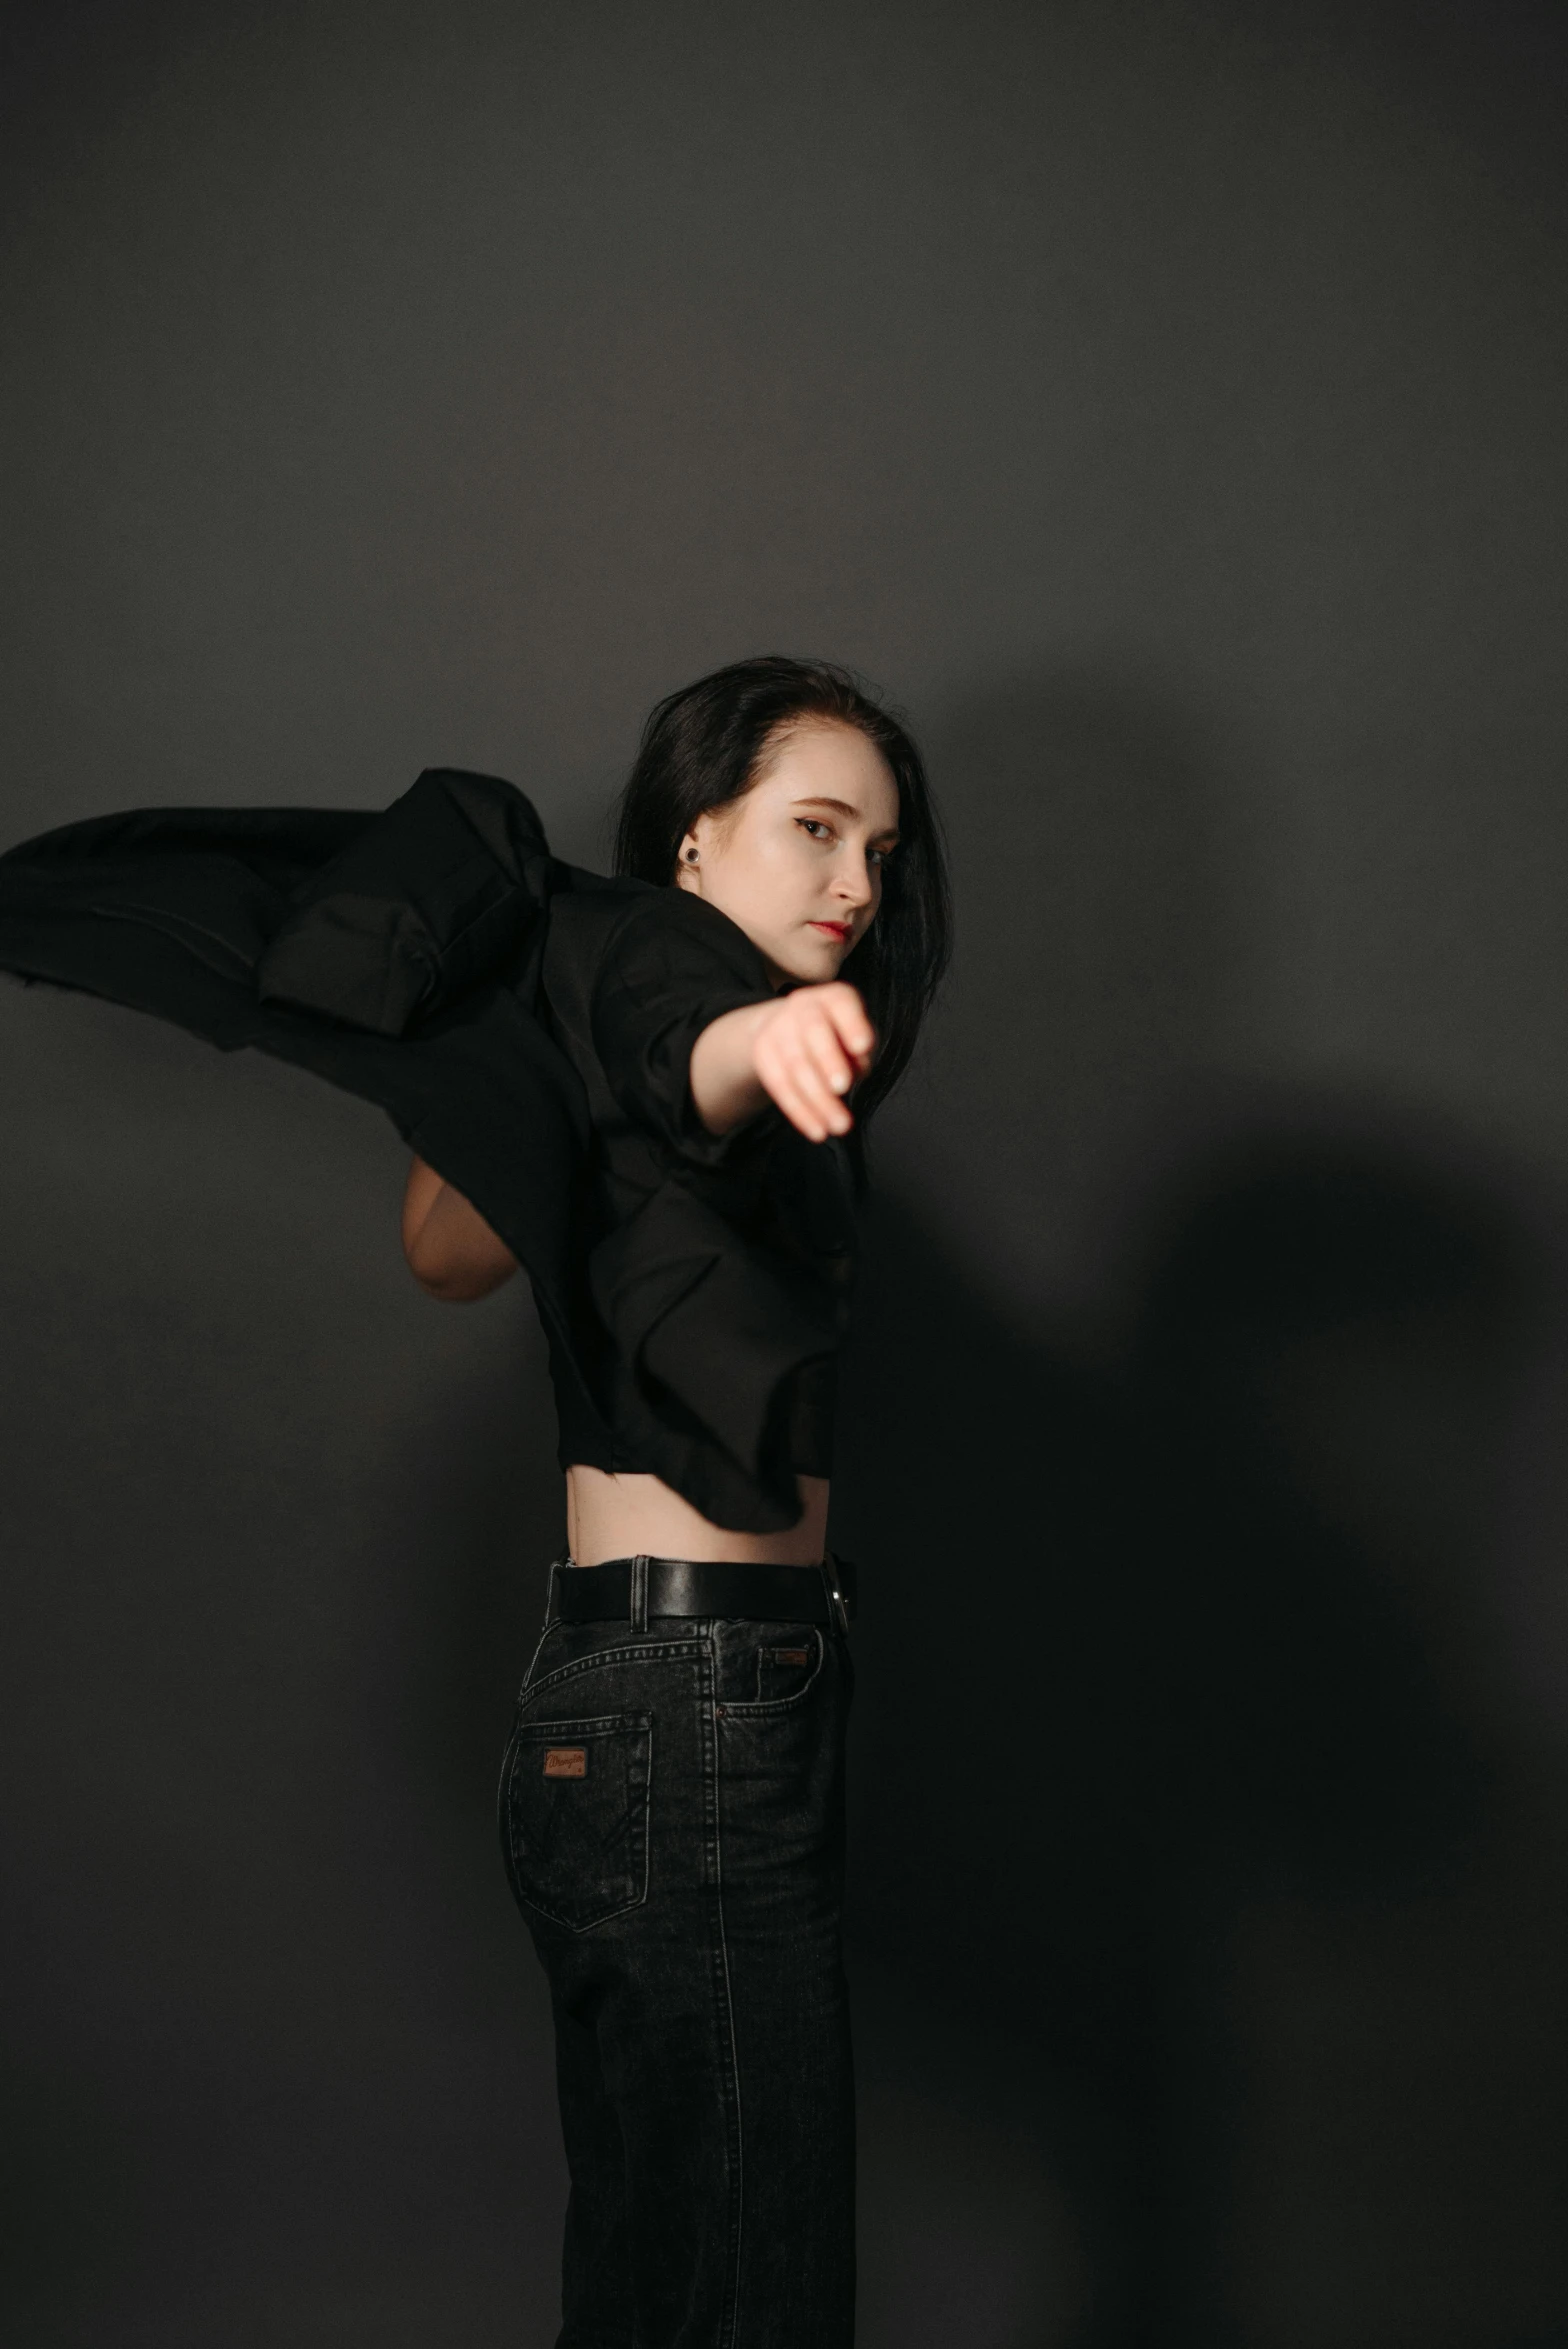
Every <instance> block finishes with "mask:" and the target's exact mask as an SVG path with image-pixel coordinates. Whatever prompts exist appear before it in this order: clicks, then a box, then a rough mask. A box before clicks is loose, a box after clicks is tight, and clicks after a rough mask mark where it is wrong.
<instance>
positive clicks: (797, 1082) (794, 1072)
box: [753, 980, 876, 1142]
mask: <svg viewBox="0 0 1568 2349" xmlns="http://www.w3.org/2000/svg"><path fill="white" fill-rule="evenodd" d="M875 1049H876V1032H875V1030H874V1029H873V1027H872V1025H871V1022H870V1020H869V1019H868V1018H867V1017H866V1007H865V1005H864V1004H863V1003H862V1002H861V1000H860V996H859V994H858V993H857V991H856V990H855V989H854V988H853V987H850V986H847V985H845V984H844V983H842V982H841V981H838V980H834V981H831V982H830V983H829V984H828V985H827V986H823V987H798V988H796V990H795V991H794V993H793V994H791V995H787V996H785V997H784V998H783V999H782V1001H781V1002H780V1003H779V1005H778V1008H777V1011H776V1012H775V1013H774V1015H773V1017H772V1018H771V1019H769V1020H768V1021H767V1022H766V1024H765V1025H764V1026H763V1027H762V1028H761V1029H759V1030H758V1032H757V1036H756V1041H755V1043H754V1045H753V1055H754V1058H753V1066H754V1067H755V1069H756V1073H757V1077H758V1079H759V1081H760V1082H761V1084H762V1086H763V1088H764V1090H765V1091H766V1093H767V1094H768V1096H769V1098H770V1099H771V1100H773V1101H775V1102H776V1103H777V1104H778V1106H779V1108H780V1109H782V1110H783V1112H784V1114H785V1116H786V1117H787V1118H788V1119H789V1121H790V1123H791V1124H792V1125H793V1126H795V1127H796V1128H797V1129H798V1130H799V1132H801V1133H803V1134H804V1135H805V1136H806V1137H807V1139H808V1140H809V1141H812V1142H823V1141H826V1139H827V1137H828V1136H829V1134H847V1133H848V1131H849V1129H850V1127H851V1126H852V1125H853V1124H854V1119H853V1118H852V1117H851V1115H850V1112H849V1107H848V1104H847V1103H846V1101H845V1098H844V1096H845V1095H846V1094H847V1093H848V1092H849V1090H850V1088H851V1086H852V1085H853V1084H854V1082H855V1079H856V1078H857V1077H859V1076H864V1074H865V1072H866V1070H867V1069H868V1068H869V1067H870V1065H871V1058H872V1054H873V1053H874V1051H875Z"/></svg>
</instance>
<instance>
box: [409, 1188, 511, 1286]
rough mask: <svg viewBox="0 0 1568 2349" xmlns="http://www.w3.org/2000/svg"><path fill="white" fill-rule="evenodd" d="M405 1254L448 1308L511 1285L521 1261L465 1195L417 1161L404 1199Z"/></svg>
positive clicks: (416, 1273) (414, 1270)
mask: <svg viewBox="0 0 1568 2349" xmlns="http://www.w3.org/2000/svg"><path fill="white" fill-rule="evenodd" d="M403 1253H404V1255H405V1256H406V1257H407V1258H408V1265H409V1270H410V1271H411V1272H412V1274H413V1276H414V1278H415V1280H416V1281H418V1283H419V1285H420V1287H421V1288H422V1289H424V1290H425V1291H426V1292H427V1294H428V1295H430V1296H432V1297H440V1298H441V1299H442V1300H443V1302H444V1303H446V1304H448V1305H471V1304H472V1303H473V1302H474V1301H475V1299H476V1298H479V1297H488V1296H489V1294H490V1292H491V1290H492V1289H498V1288H499V1287H500V1286H501V1283H502V1282H503V1281H505V1280H510V1279H511V1277H512V1275H513V1273H514V1272H515V1271H516V1270H517V1258H516V1257H515V1256H514V1255H513V1254H512V1251H511V1249H510V1248H508V1247H507V1246H506V1245H505V1243H504V1242H503V1241H501V1240H498V1239H497V1238H496V1236H495V1234H494V1232H493V1231H492V1230H491V1229H490V1226H489V1225H488V1224H487V1223H486V1222H485V1220H484V1217H483V1216H482V1215H480V1214H479V1212H478V1210H477V1209H476V1208H473V1207H470V1206H469V1204H468V1201H467V1200H466V1199H465V1198H464V1197H463V1194H462V1192H461V1191H454V1190H453V1188H452V1186H451V1184H450V1183H448V1182H443V1181H442V1179H441V1177H440V1175H438V1174H437V1173H436V1171H435V1168H434V1167H433V1166H426V1164H425V1162H424V1160H423V1159H422V1158H416V1159H415V1161H414V1163H413V1165H412V1166H411V1167H410V1168H409V1170H408V1188H407V1190H406V1191H405V1192H404V1194H403Z"/></svg>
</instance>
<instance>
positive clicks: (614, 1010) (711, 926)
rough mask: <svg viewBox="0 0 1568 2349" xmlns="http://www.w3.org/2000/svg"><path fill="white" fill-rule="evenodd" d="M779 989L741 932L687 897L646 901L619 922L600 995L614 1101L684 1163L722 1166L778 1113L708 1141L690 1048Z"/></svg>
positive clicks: (666, 892)
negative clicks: (695, 1095)
mask: <svg viewBox="0 0 1568 2349" xmlns="http://www.w3.org/2000/svg"><path fill="white" fill-rule="evenodd" d="M774 992H775V989H774V987H773V986H772V984H771V983H770V981H769V977H768V970H767V965H766V964H765V963H764V962H763V960H762V957H761V955H760V954H759V953H758V952H757V949H756V947H755V946H753V944H752V942H751V940H750V939H749V938H748V937H747V936H746V933H745V932H744V930H742V929H740V928H739V927H738V925H737V924H736V923H734V922H732V921H731V920H730V919H729V917H728V915H726V914H721V913H720V912H719V911H718V910H717V908H716V907H714V906H711V905H708V904H706V903H705V902H704V901H703V900H702V899H701V898H698V897H694V896H692V895H691V893H690V892H689V891H686V890H681V889H675V888H671V889H661V890H658V891H654V892H650V894H649V895H648V896H646V897H641V898H638V899H637V900H636V902H635V903H634V904H633V905H632V906H631V907H629V909H628V911H627V913H626V916H625V918H624V919H623V920H622V921H620V922H619V923H617V925H616V927H615V930H614V932H613V933H612V935H611V938H610V940H609V943H608V946H607V949H606V952H605V956H604V961H603V964H602V966H601V969H600V972H599V976H598V980H597V983H596V985H595V988H594V995H593V1011H592V1020H593V1040H594V1049H595V1050H596V1051H597V1053H598V1055H599V1059H600V1062H601V1065H602V1066H603V1069H604V1073H605V1078H606V1081H607V1082H608V1084H609V1087H610V1090H611V1092H612V1093H613V1094H614V1096H615V1099H616V1101H617V1102H618V1104H619V1105H620V1107H621V1108H622V1109H623V1110H624V1111H625V1113H626V1115H627V1116H628V1117H629V1118H632V1119H633V1120H634V1121H635V1122H636V1123H637V1124H638V1125H640V1126H642V1127H643V1128H644V1129H646V1130H648V1131H651V1132H652V1133H653V1134H655V1135H656V1136H657V1137H658V1139H659V1140H660V1141H662V1142H663V1143H665V1144H666V1145H667V1146H668V1147H669V1148H671V1149H673V1150H675V1151H677V1152H678V1153H679V1154H680V1155H681V1156H682V1157H683V1158H686V1159H689V1160H691V1161H693V1162H694V1163H696V1164H699V1165H717V1164H718V1163H719V1162H720V1161H721V1160H722V1159H723V1158H724V1157H725V1156H726V1155H727V1154H728V1152H729V1151H730V1150H731V1149H732V1148H733V1147H734V1146H735V1145H736V1143H737V1142H738V1141H740V1140H741V1138H742V1137H751V1136H754V1135H757V1134H759V1133H760V1132H761V1131H762V1129H763V1128H764V1127H771V1126H772V1125H773V1124H776V1123H777V1121H778V1116H779V1113H778V1111H776V1110H774V1109H771V1108H770V1109H767V1110H763V1111H761V1112H759V1114H758V1115H757V1116H756V1117H753V1118H747V1119H746V1120H744V1121H743V1123H742V1124H741V1125H739V1126H737V1127H734V1128H732V1130H731V1131H730V1132H729V1133H727V1134H710V1133H709V1131H708V1129H707V1127H706V1126H705V1125H704V1124H703V1122H702V1120H701V1118H700V1117H699V1116H698V1114H697V1105H696V1103H695V1102H694V1101H693V1099H692V1095H691V1054H692V1046H693V1045H694V1044H695V1043H696V1041H697V1038H698V1037H699V1036H700V1035H701V1034H702V1031H703V1029H704V1028H706V1027H709V1026H711V1024H712V1022H713V1021H714V1020H716V1019H720V1018H722V1017H723V1015H724V1013H725V1012H727V1011H735V1010H737V1009H739V1007H740V1006H741V1005H743V1004H747V1003H765V1002H767V1001H768V1000H769V999H770V998H771V997H772V995H773V994H774Z"/></svg>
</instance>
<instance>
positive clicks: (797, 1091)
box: [755, 1030, 850, 1142]
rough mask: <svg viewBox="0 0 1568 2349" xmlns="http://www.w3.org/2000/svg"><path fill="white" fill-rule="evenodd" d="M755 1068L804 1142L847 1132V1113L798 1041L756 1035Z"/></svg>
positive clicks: (776, 1035) (785, 1036) (774, 1034)
mask: <svg viewBox="0 0 1568 2349" xmlns="http://www.w3.org/2000/svg"><path fill="white" fill-rule="evenodd" d="M755 1065H756V1070H757V1075H758V1076H759V1077H760V1078H761V1080H762V1083H763V1086H764V1087H765V1089H766V1091H767V1092H768V1094H769V1095H770V1097H771V1098H772V1099H773V1100H774V1101H776V1102H777V1103H778V1106H779V1108H780V1109H782V1110H783V1112H784V1114H785V1116H786V1117H787V1118H788V1119H789V1121H790V1123H791V1125H793V1126H796V1127H798V1128H799V1130H800V1132H801V1133H803V1134H804V1135H805V1136H806V1138H807V1140H808V1141H811V1142H822V1141H825V1140H826V1139H827V1137H828V1135H829V1134H833V1133H845V1132H847V1131H848V1128H849V1123H850V1119H849V1112H848V1110H847V1109H846V1108H845V1107H844V1104H843V1102H842V1101H841V1100H840V1099H839V1097H838V1095H837V1094H836V1093H834V1092H832V1091H831V1089H830V1088H829V1086H828V1083H827V1080H826V1078H825V1077H824V1076H823V1074H822V1072H821V1070H820V1069H819V1068H818V1067H817V1066H816V1065H815V1063H814V1062H813V1061H812V1060H811V1059H810V1057H809V1055H808V1054H807V1053H806V1052H805V1051H804V1050H803V1049H802V1047H801V1045H800V1042H799V1040H798V1038H796V1037H793V1036H790V1035H788V1034H787V1033H779V1032H775V1031H772V1030H770V1031H768V1032H767V1033H766V1034H764V1035H763V1036H760V1037H759V1038H758V1039H757V1047H756V1063H755Z"/></svg>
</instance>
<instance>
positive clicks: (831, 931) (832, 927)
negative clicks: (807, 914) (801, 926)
mask: <svg viewBox="0 0 1568 2349" xmlns="http://www.w3.org/2000/svg"><path fill="white" fill-rule="evenodd" d="M811 926H812V928H813V929H814V930H826V932H827V934H828V936H829V937H830V938H837V939H838V940H839V941H840V943H841V944H842V942H843V940H844V939H846V938H847V937H848V936H849V924H848V922H813V923H812V925H811Z"/></svg>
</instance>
